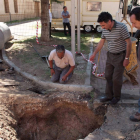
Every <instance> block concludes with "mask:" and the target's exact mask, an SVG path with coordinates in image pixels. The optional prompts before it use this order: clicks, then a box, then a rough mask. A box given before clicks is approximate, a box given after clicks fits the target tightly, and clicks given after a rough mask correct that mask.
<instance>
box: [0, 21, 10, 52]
mask: <svg viewBox="0 0 140 140" xmlns="http://www.w3.org/2000/svg"><path fill="white" fill-rule="evenodd" d="M10 38H11V31H10V29H9V27H8V26H7V25H6V24H5V23H4V22H0V50H2V48H3V47H4V44H5V43H6V42H7V41H9V40H10Z"/></svg>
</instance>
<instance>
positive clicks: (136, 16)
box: [129, 7, 140, 29]
mask: <svg viewBox="0 0 140 140" xmlns="http://www.w3.org/2000/svg"><path fill="white" fill-rule="evenodd" d="M129 15H130V21H131V23H132V26H133V27H135V28H137V29H140V7H136V8H134V9H133V10H132V11H131V12H130V14H129Z"/></svg>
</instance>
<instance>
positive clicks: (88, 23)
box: [51, 0, 119, 32]
mask: <svg viewBox="0 0 140 140" xmlns="http://www.w3.org/2000/svg"><path fill="white" fill-rule="evenodd" d="M63 6H67V10H68V11H69V13H70V14H71V1H70V0H65V1H63V0H60V3H56V2H52V7H51V12H52V16H53V19H52V27H63V23H62V17H61V12H62V11H63ZM118 8H119V0H81V4H80V13H81V14H80V15H81V18H80V19H81V21H80V25H81V27H83V28H84V30H85V31H86V32H90V31H92V29H94V30H97V31H98V32H101V31H102V28H101V26H100V25H99V23H98V22H97V18H98V15H99V14H100V13H101V12H103V11H108V12H109V13H110V14H111V15H112V16H113V19H115V17H116V12H117V11H118ZM70 21H71V19H70ZM75 25H77V0H76V1H75Z"/></svg>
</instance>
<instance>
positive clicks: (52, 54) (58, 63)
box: [49, 49, 75, 68]
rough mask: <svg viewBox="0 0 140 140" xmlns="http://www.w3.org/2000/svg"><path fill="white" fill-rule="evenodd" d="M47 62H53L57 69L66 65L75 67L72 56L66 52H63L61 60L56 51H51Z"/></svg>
mask: <svg viewBox="0 0 140 140" xmlns="http://www.w3.org/2000/svg"><path fill="white" fill-rule="evenodd" d="M49 60H54V61H55V65H56V66H57V67H59V68H65V67H66V66H68V65H70V66H75V61H74V58H73V55H72V53H71V52H70V51H68V50H65V54H64V57H63V58H62V59H60V58H59V57H58V56H57V54H56V49H54V50H52V51H51V52H50V55H49Z"/></svg>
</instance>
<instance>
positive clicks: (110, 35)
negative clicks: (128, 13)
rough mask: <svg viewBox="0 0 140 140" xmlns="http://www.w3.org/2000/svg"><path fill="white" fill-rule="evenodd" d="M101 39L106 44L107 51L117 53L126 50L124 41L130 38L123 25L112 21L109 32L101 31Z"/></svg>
mask: <svg viewBox="0 0 140 140" xmlns="http://www.w3.org/2000/svg"><path fill="white" fill-rule="evenodd" d="M101 38H102V39H106V40H107V42H108V50H109V52H111V53H119V52H121V51H124V50H126V45H127V43H126V41H125V40H126V39H128V38H130V34H129V32H128V30H127V27H126V25H125V24H124V23H121V22H117V21H115V20H114V26H113V28H112V29H111V30H106V29H103V31H102V36H101Z"/></svg>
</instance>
